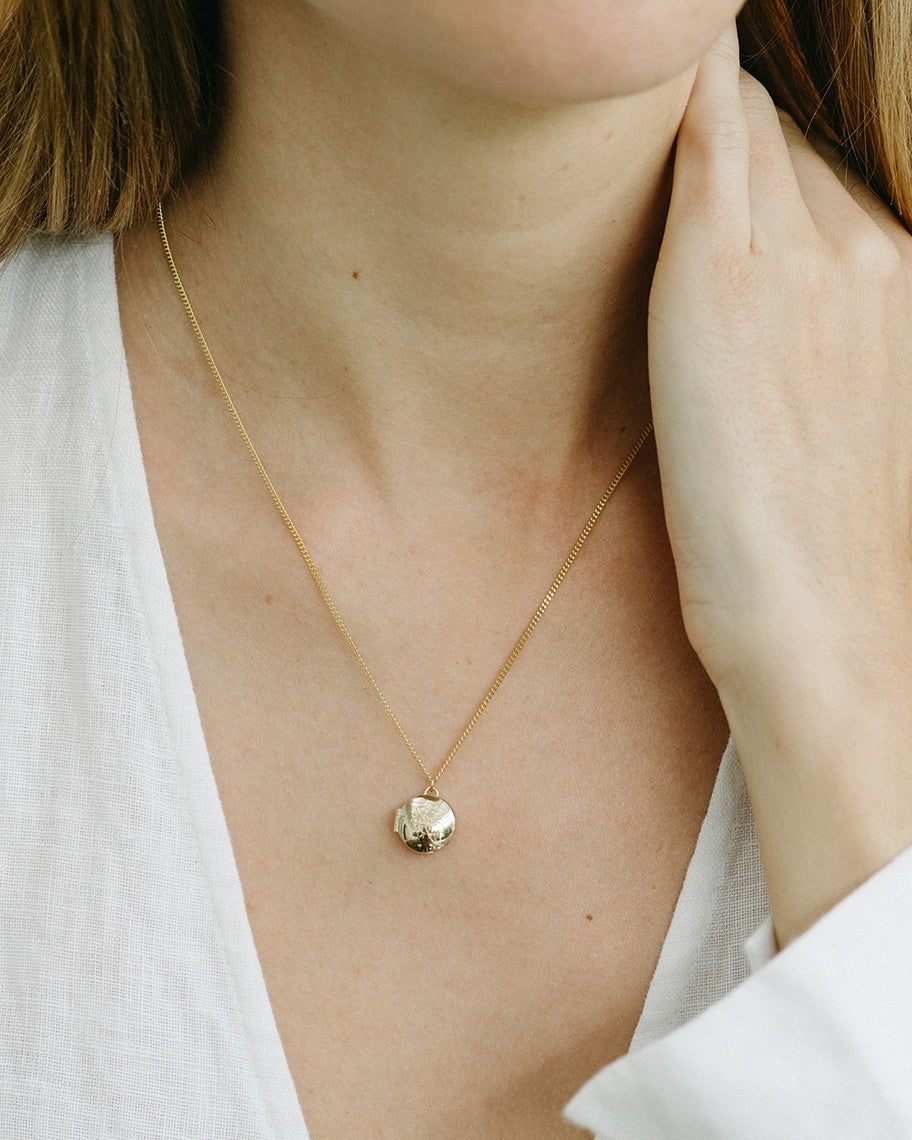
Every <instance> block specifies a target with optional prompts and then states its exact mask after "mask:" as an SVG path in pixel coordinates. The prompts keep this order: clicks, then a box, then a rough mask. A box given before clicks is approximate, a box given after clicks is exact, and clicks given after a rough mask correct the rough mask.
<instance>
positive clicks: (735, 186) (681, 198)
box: [669, 21, 751, 243]
mask: <svg viewBox="0 0 912 1140" xmlns="http://www.w3.org/2000/svg"><path fill="white" fill-rule="evenodd" d="M740 70H741V65H740V60H739V55H738V33H737V30H736V28H735V24H734V21H733V22H732V23H731V25H730V26H729V27H728V28H726V30H725V32H724V33H723V34H722V35H721V36H720V37H719V39H718V40H717V41H716V42H715V43H714V44H713V46H712V47H711V48H710V49H709V51H708V52H707V53H706V55H705V56H704V57H703V59H702V60H701V61H700V66H699V67H698V69H697V74H696V78H695V79H694V84H693V88H692V89H691V93H690V98H689V99H688V102H687V108H686V110H685V112H684V118H683V120H682V121H681V127H680V129H679V131H678V140H677V150H676V154H675V167H674V182H673V187H672V197H671V205H670V208H669V217H670V219H671V220H674V218H675V217H676V216H681V215H683V216H685V217H688V218H692V217H693V216H695V215H696V216H706V218H707V220H711V222H712V226H713V229H714V232H715V233H716V234H722V233H724V234H725V235H726V236H729V237H734V238H736V240H738V241H740V242H744V243H747V242H749V241H750V233H751V219H750V197H749V187H750V179H749V165H750V134H749V131H748V124H747V116H746V115H745V111H744V105H743V103H742V99H741V91H740V80H739V76H740Z"/></svg>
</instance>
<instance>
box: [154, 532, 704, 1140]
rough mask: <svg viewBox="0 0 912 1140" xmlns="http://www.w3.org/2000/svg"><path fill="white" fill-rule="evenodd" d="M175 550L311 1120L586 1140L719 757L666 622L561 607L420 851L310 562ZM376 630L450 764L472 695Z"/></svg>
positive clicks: (453, 770) (208, 718)
mask: <svg viewBox="0 0 912 1140" xmlns="http://www.w3.org/2000/svg"><path fill="white" fill-rule="evenodd" d="M164 542H165V548H166V555H167V552H168V544H167V538H166V537H165V538H164ZM166 560H167V561H169V563H170V565H169V570H170V574H171V579H172V589H173V592H174V597H175V603H176V607H177V611H178V615H179V617H180V620H181V626H182V632H183V636H184V642H185V647H186V651H187V656H188V662H189V665H190V671H191V675H192V677H193V679H194V685H195V689H196V694H197V700H198V703H199V708H200V714H201V719H202V723H203V727H204V731H205V735H206V739H207V744H208V747H209V751H210V756H211V761H212V766H213V770H214V773H215V777H216V783H217V785H218V789H219V794H220V798H221V801H222V807H223V810H224V812H225V816H226V819H227V823H228V829H229V832H230V835H231V839H232V843H233V846H234V851H235V856H236V859H237V863H238V868H239V872H240V877H241V882H242V885H243V889H244V895H245V900H246V903H247V909H248V916H249V920H250V924H251V928H252V931H253V935H254V941H255V943H256V947H257V950H258V953H259V957H260V961H261V964H262V968H263V972H264V976H265V979H266V983H267V987H268V990H269V994H270V998H271V1001H272V1005H273V1009H274V1013H275V1017H276V1021H277V1025H278V1029H279V1033H280V1036H281V1038H282V1041H283V1045H284V1048H285V1052H286V1056H287V1059H288V1063H289V1066H290V1069H291V1073H292V1076H293V1078H294V1081H295V1084H296V1087H297V1090H298V1094H299V1097H300V1100H301V1103H302V1107H303V1111H304V1115H305V1119H306V1120H307V1122H308V1125H309V1127H310V1128H311V1130H312V1134H313V1135H314V1137H315V1138H317V1140H319V1138H320V1137H324V1136H325V1137H331V1136H341V1135H359V1136H362V1135H363V1136H386V1135H392V1134H396V1133H399V1132H402V1131H405V1130H408V1129H411V1128H415V1127H419V1128H422V1129H424V1128H427V1127H428V1126H429V1122H430V1121H443V1122H444V1124H443V1125H442V1127H443V1131H444V1133H446V1132H447V1130H448V1129H450V1128H454V1129H456V1128H458V1130H459V1131H460V1132H461V1133H463V1134H466V1135H477V1136H479V1137H482V1136H499V1137H500V1136H510V1135H517V1136H520V1135H521V1136H524V1137H531V1136H536V1135H539V1136H543V1137H544V1136H548V1137H553V1136H556V1135H559V1134H561V1129H562V1128H566V1129H567V1131H568V1133H569V1132H570V1129H569V1126H565V1125H562V1123H561V1121H560V1110H561V1107H562V1106H563V1104H564V1103H566V1101H567V1100H568V1099H569V1097H570V1096H571V1095H572V1094H573V1093H574V1092H575V1091H576V1089H577V1088H578V1087H579V1085H580V1084H581V1083H582V1082H583V1081H584V1080H585V1079H586V1078H587V1077H588V1076H589V1075H591V1074H592V1073H593V1072H595V1071H596V1070H597V1069H598V1068H599V1067H601V1066H602V1065H604V1064H605V1063H607V1062H608V1061H609V1060H611V1059H612V1058H613V1057H615V1056H617V1055H619V1054H620V1053H622V1052H624V1051H625V1050H626V1048H627V1046H628V1044H629V1041H630V1038H631V1036H632V1034H633V1031H634V1029H635V1027H636V1023H637V1019H638V1016H639V1011H640V1009H641V1007H642V1002H643V1000H644V997H645V994H646V991H647V989H648V985H649V981H650V978H651V975H652V972H653V969H654V967H655V963H656V961H657V958H658V954H659V951H660V949H661V945H662V941H663V939H664V935H665V932H666V930H667V927H668V923H669V921H670V918H671V914H672V911H673V908H674V904H675V901H676V898H677V895H678V892H679V890H680V886H681V883H682V881H683V877H684V873H685V871H686V867H687V863H688V861H689V859H690V856H691V853H692V851H693V847H694V844H695V841H696V837H697V833H698V830H699V826H700V822H701V820H702V818H703V815H704V813H705V809H706V805H707V802H708V799H709V795H710V791H711V787H712V782H713V778H714V773H715V768H716V765H717V763H718V759H719V757H720V756H721V753H722V749H723V747H724V742H725V737H726V730H725V726H724V723H723V721H722V718H721V715H720V713H719V711H718V708H717V706H716V703H715V701H714V697H713V694H712V691H711V690H710V689H709V687H708V686H707V684H706V681H705V678H704V677H703V676H702V673H701V672H700V671H699V669H698V668H696V667H695V665H694V662H693V660H692V657H691V655H690V654H689V650H688V649H687V646H686V642H684V641H683V635H681V634H680V631H679V630H678V629H677V628H676V625H675V621H674V619H673V617H669V618H668V619H667V621H666V623H665V625H664V627H663V628H661V629H659V630H657V629H656V628H655V621H656V619H655V610H653V611H652V613H653V616H652V618H651V619H650V622H651V626H650V628H649V629H644V628H643V626H642V624H641V622H640V619H639V617H638V616H637V608H638V607H637V606H636V605H633V606H631V605H629V604H625V605H619V606H618V607H617V609H616V611H615V612H613V613H610V614H599V613H597V612H596V611H594V610H593V609H592V607H591V606H590V605H589V604H588V603H587V602H586V600H585V597H584V592H581V594H580V595H579V596H578V597H577V598H576V601H577V602H579V603H581V604H580V605H578V606H576V607H574V606H572V605H568V606H566V607H565V608H564V609H563V610H562V611H558V612H556V613H555V614H554V615H549V618H550V617H554V618H555V620H554V622H553V623H552V625H551V628H550V632H549V628H548V626H547V625H544V624H543V627H542V629H541V630H540V631H537V632H536V635H535V637H536V639H538V640H537V644H535V646H534V649H535V652H534V653H533V651H532V647H530V649H529V651H528V654H527V655H526V656H525V657H524V658H523V657H521V658H520V659H518V661H517V664H516V666H515V667H514V670H513V671H512V672H511V676H510V677H509V678H508V681H507V682H505V683H504V685H503V687H502V689H501V691H500V692H498V694H497V697H496V698H495V701H493V702H492V705H491V707H490V708H489V709H488V710H487V711H486V712H485V713H484V714H483V716H482V717H481V718H480V720H479V721H478V724H477V726H476V727H475V729H474V730H473V731H472V732H471V733H470V735H469V737H468V738H467V739H466V742H465V743H464V745H463V746H462V747H461V748H460V750H459V751H458V752H457V753H456V755H455V756H454V758H453V760H452V762H451V764H450V766H449V767H448V769H447V771H446V773H445V774H444V776H443V777H442V778H441V781H440V792H441V794H442V795H443V796H444V797H445V798H446V799H447V800H448V801H449V802H450V803H451V804H452V806H453V808H454V811H455V814H456V820H457V823H456V832H455V834H454V838H453V840H452V842H451V844H450V845H449V846H448V847H447V848H445V849H444V850H442V851H439V852H435V853H431V854H418V853H415V852H412V851H410V850H408V849H407V848H406V847H405V846H403V845H402V844H401V842H400V841H399V839H398V837H397V836H396V835H395V834H394V833H393V826H392V825H393V815H394V811H395V808H396V807H397V806H398V805H399V804H400V803H401V802H402V801H403V800H405V799H407V798H408V797H410V796H412V795H416V794H419V793H420V792H421V791H422V790H423V788H424V785H425V784H426V782H427V781H426V779H425V777H424V776H423V775H422V773H421V772H420V770H419V769H418V766H417V765H416V763H415V761H414V760H413V758H412V757H411V756H410V755H409V752H408V749H407V748H406V747H405V745H404V743H403V741H402V740H401V739H400V737H399V735H398V734H397V732H396V730H395V728H394V727H393V725H392V723H391V721H390V719H389V717H388V715H387V714H386V713H385V712H384V710H383V708H382V707H381V704H380V702H379V701H378V700H377V699H376V695H375V694H374V693H372V692H371V690H370V687H369V685H368V684H367V682H366V681H365V678H364V676H363V674H362V673H361V671H360V670H359V668H358V666H357V663H356V662H355V661H354V659H353V657H352V654H351V653H350V650H349V649H348V647H346V645H345V643H344V641H343V640H342V638H341V636H340V635H339V633H338V630H337V629H335V628H334V626H333V624H332V621H331V620H330V619H329V618H328V615H327V614H326V613H325V612H324V609H323V607H322V603H320V602H319V599H317V598H315V597H314V596H313V595H312V594H310V593H309V590H310V583H309V582H308V581H307V579H306V577H302V576H301V574H300V571H301V570H302V569H303V568H299V567H296V566H295V567H293V569H294V570H295V571H297V572H298V573H297V575H291V576H290V577H285V576H284V575H283V574H281V573H277V574H276V575H275V576H274V577H273V578H271V579H269V580H270V581H271V582H272V586H271V589H272V592H264V591H263V589H262V588H260V587H261V586H262V584H263V581H264V579H263V577H262V575H263V574H264V573H265V571H264V569H263V566H262V564H260V566H259V569H258V570H257V571H256V573H254V574H247V573H246V572H240V573H238V572H237V568H236V567H231V566H228V565H225V566H223V569H222V570H220V569H219V563H218V561H216V562H214V563H208V564H206V565H204V564H203V562H202V561H201V559H200V558H199V557H198V556H197V555H189V553H188V552H186V551H183V552H182V551H181V550H180V544H179V543H177V544H175V545H174V547H173V549H172V550H171V557H170V559H168V558H166ZM267 577H268V576H267ZM661 577H662V575H661V574H659V575H658V577H657V579H656V581H653V582H651V583H649V582H646V583H644V584H643V588H644V590H647V591H650V590H652V591H654V590H655V589H656V588H658V585H659V579H661ZM569 596H570V595H568V597H569ZM591 601H592V599H589V602H591ZM403 620H404V619H403ZM393 622H394V624H395V615H394V618H393ZM660 624H661V623H660ZM368 640H370V634H368ZM407 640H408V639H405V641H406V642H407ZM382 641H383V639H382V637H380V638H379V639H378V640H377V648H378V650H379V655H380V657H381V659H383V660H385V661H386V662H390V661H394V660H395V659H396V658H397V654H401V655H403V656H402V676H400V677H397V676H396V675H395V670H387V673H388V674H389V681H386V679H385V678H384V681H385V688H386V690H387V692H388V695H389V698H390V700H391V701H393V702H394V703H396V704H398V705H399V706H400V707H399V708H397V710H396V711H397V713H400V714H401V719H402V720H403V722H404V723H405V725H406V727H407V730H411V729H413V726H415V727H414V730H413V731H412V736H413V737H414V742H415V743H416V745H417V747H418V749H419V754H420V755H421V756H422V757H423V759H425V761H426V764H427V766H428V767H429V768H431V770H434V769H435V768H436V766H437V765H438V764H439V762H440V760H441V759H442V757H443V756H444V755H445V754H446V751H447V748H448V746H449V744H450V743H451V742H452V740H453V739H454V738H455V737H456V736H457V735H458V730H459V728H460V727H461V726H462V724H463V723H464V722H465V721H466V720H467V719H468V717H469V715H470V714H471V712H472V711H473V709H472V706H471V701H469V703H468V704H467V703H466V700H465V696H466V693H467V692H468V691H469V690H470V689H471V686H463V684H462V680H461V677H462V674H463V672H464V671H463V670H462V669H460V668H458V667H455V666H454V667H449V666H447V667H445V668H444V667H440V668H438V667H437V665H436V664H435V662H439V660H441V659H442V658H444V657H446V648H445V647H442V646H440V645H438V646H437V653H436V654H435V653H433V652H428V650H427V648H426V647H425V648H424V649H418V650H417V656H418V657H419V659H421V660H424V659H423V658H422V654H425V653H426V654H427V660H426V661H424V667H423V668H422V669H421V673H422V676H421V677H420V678H417V679H415V678H414V668H413V667H411V672H412V678H413V679H412V680H411V681H403V679H402V677H406V678H407V677H408V676H409V671H410V663H409V662H408V660H407V659H406V658H405V656H404V652H403V650H402V644H401V643H400V644H398V645H397V646H395V650H393V649H391V648H390V646H389V645H384V644H382ZM479 676H480V674H479ZM460 688H462V689H463V691H462V692H459V691H458V690H460ZM477 688H479V693H478V695H479V696H480V695H481V693H482V692H483V691H484V686H483V684H482V685H480V686H477ZM451 690H452V697H453V699H452V700H447V699H446V698H447V697H448V696H449V695H451ZM395 697H398V701H396V700H395V699H394V698H395ZM454 704H455V705H457V706H460V707H455V708H454V707H452V706H453V705H454ZM402 710H404V711H402ZM448 1121H450V1122H453V1123H446V1122H448Z"/></svg>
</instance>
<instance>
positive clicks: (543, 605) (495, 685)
mask: <svg viewBox="0 0 912 1140" xmlns="http://www.w3.org/2000/svg"><path fill="white" fill-rule="evenodd" d="M157 215H158V229H159V233H160V234H161V240H162V246H163V247H164V251H165V257H166V258H167V260H168V268H169V269H170V271H171V277H172V279H173V281H174V285H175V288H176V289H177V293H178V296H179V297H180V299H181V303H182V304H183V306H184V310H185V311H186V313H187V316H188V318H189V320H190V325H191V327H192V328H193V331H194V333H195V334H196V339H197V341H198V342H199V345H200V348H201V349H202V350H203V355H204V356H205V358H206V363H207V364H208V366H209V371H210V372H211V373H212V375H213V377H214V378H215V381H216V383H217V384H218V387H219V391H220V392H221V394H222V398H223V399H224V401H225V403H226V404H227V406H228V411H229V412H230V413H231V418H232V420H234V425H235V427H236V428H237V430H238V431H239V432H240V435H241V439H243V441H244V445H245V447H246V448H247V451H248V452H249V453H250V458H251V459H252V460H253V462H254V464H255V465H256V469H257V471H258V472H259V474H260V478H261V479H262V480H263V483H264V484H265V485H266V490H267V491H268V492H269V497H270V498H271V499H272V502H273V505H274V506H275V509H276V511H278V513H279V517H280V518H281V519H282V522H283V523H284V524H285V527H286V529H287V530H288V533H289V534H290V535H291V537H292V538H293V539H294V543H295V546H296V547H297V548H298V552H299V554H300V555H301V557H302V558H303V559H304V564H305V565H306V566H307V569H308V570H309V571H310V576H311V578H313V580H314V584H315V585H316V587H317V589H318V590H319V592H320V597H321V598H322V599H323V601H324V602H325V603H326V606H327V608H328V609H329V612H330V613H331V614H332V617H333V621H335V623H336V625H337V626H338V628H339V632H340V633H341V634H342V636H343V637H344V638H345V641H346V643H347V644H348V647H349V649H350V650H351V651H352V653H353V654H354V657H355V660H356V661H357V662H358V664H359V665H360V667H361V671H362V673H363V674H364V676H365V677H366V678H367V680H368V681H369V683H370V686H371V688H372V689H373V690H374V692H375V693H376V695H377V698H378V700H379V701H380V704H381V705H383V708H384V709H385V710H386V715H387V716H388V717H389V718H390V720H391V721H392V722H393V724H394V725H395V727H396V731H397V732H398V733H399V735H400V737H401V738H402V741H403V743H404V744H405V746H406V748H408V750H409V752H411V754H412V758H413V759H414V761H415V763H416V764H417V765H418V767H419V768H420V769H421V771H422V773H423V774H424V776H425V778H426V779H427V781H428V788H427V790H428V791H431V792H436V788H437V782H438V781H439V779H440V777H441V776H442V775H443V773H444V772H445V771H446V770H447V768H448V767H449V764H450V761H451V760H452V759H453V757H454V756H455V755H456V753H457V752H458V751H459V749H460V748H461V747H462V745H463V744H464V743H465V740H466V737H467V736H468V735H469V733H470V732H471V731H472V729H473V728H474V727H475V725H476V724H477V723H478V721H479V719H480V718H481V715H482V713H483V712H484V711H485V709H486V708H487V707H488V705H489V704H490V703H491V700H492V699H493V697H494V694H495V693H496V692H497V690H498V689H499V688H500V686H501V685H502V684H503V682H504V679H505V678H506V676H507V674H508V673H509V672H510V670H511V669H512V668H513V665H514V663H515V661H516V658H517V657H518V656H519V655H520V653H521V652H522V650H523V649H524V647H525V645H526V642H527V641H528V640H529V638H530V637H531V636H532V633H533V631H534V629H535V627H536V626H537V625H538V623H539V622H540V621H541V619H542V617H543V616H544V613H545V610H546V609H547V608H548V606H549V605H550V604H551V602H552V600H553V599H554V595H555V594H556V593H557V591H558V589H559V588H560V585H561V583H562V582H563V580H564V578H566V576H567V572H568V571H569V569H570V567H571V566H572V565H573V563H574V562H575V561H576V559H577V558H578V556H579V553H580V551H581V550H582V549H583V546H584V545H585V542H586V539H587V538H588V537H589V535H590V534H591V533H592V530H593V528H594V527H595V524H596V523H597V522H598V519H599V515H601V513H602V511H603V510H604V509H605V507H606V506H607V505H608V501H609V500H610V498H611V496H612V495H613V494H614V492H615V491H616V490H617V487H618V484H619V483H620V481H621V480H622V479H623V478H624V476H625V475H626V474H627V471H628V469H629V467H630V465H631V464H632V463H633V461H634V459H635V458H636V456H637V453H638V452H639V450H640V448H641V447H642V446H643V444H644V443H645V442H646V440H647V439H648V438H649V435H650V432H651V431H652V421H651V420H650V421H649V422H647V424H646V426H645V427H644V428H643V430H642V432H641V433H640V435H639V438H638V439H637V441H636V443H635V444H634V445H633V447H632V448H631V449H630V453H629V454H628V456H627V458H626V459H625V460H624V462H623V463H622V464H621V466H620V467H619V468H618V470H617V473H616V474H615V476H614V478H613V479H612V480H611V482H610V483H609V484H608V486H607V488H606V489H605V493H604V494H603V495H602V497H601V498H600V499H599V501H598V503H597V504H596V507H595V510H594V511H593V512H592V514H591V515H590V516H589V518H588V520H587V521H586V525H585V526H584V527H583V529H582V531H581V533H580V536H579V538H578V539H577V540H576V542H574V544H573V546H572V548H571V550H570V553H569V554H568V555H567V557H566V558H565V559H564V562H563V565H562V566H561V568H560V570H558V572H557V574H556V575H555V576H554V581H553V582H552V583H551V585H550V586H549V587H548V590H547V592H546V593H545V596H544V597H543V598H542V600H541V601H540V602H539V604H538V609H536V611H535V613H534V614H533V615H532V617H531V618H530V619H529V623H528V624H527V626H526V628H525V629H524V630H523V631H522V633H521V634H520V635H519V637H518V639H517V641H516V644H515V645H514V646H513V648H512V649H511V650H510V653H509V655H508V657H507V659H506V661H504V663H503V665H501V667H500V670H499V671H498V673H497V676H496V677H495V678H494V680H493V682H492V683H491V686H490V688H489V689H488V691H487V692H486V693H485V695H484V696H483V697H482V698H481V701H480V702H479V704H478V706H477V708H476V709H475V711H474V712H473V713H472V715H471V717H470V718H469V720H468V722H467V724H466V726H465V728H464V729H463V730H462V732H461V733H460V735H459V738H458V739H457V740H456V743H455V744H454V745H453V746H452V748H451V749H450V750H449V752H448V753H447V755H446V757H445V759H444V761H443V763H442V764H441V765H440V767H439V768H438V769H437V772H436V774H435V775H432V774H431V773H430V772H429V771H428V769H427V768H426V767H425V765H424V762H423V761H422V759H421V757H420V756H419V755H418V753H417V751H416V750H415V747H414V745H413V744H412V742H411V741H410V740H409V738H408V736H407V735H406V732H405V729H404V728H403V727H402V725H401V724H400V723H399V718H398V717H397V716H396V714H395V713H394V712H393V710H392V708H391V707H390V703H389V701H388V700H387V699H386V697H385V696H384V695H383V692H382V691H381V689H380V686H379V685H378V684H377V681H376V679H375V678H374V675H373V673H372V672H371V671H370V668H369V667H368V664H367V662H366V661H365V660H364V658H363V657H362V656H361V651H360V649H359V648H358V646H357V645H356V644H355V641H354V638H353V637H352V635H351V634H350V633H349V632H348V627H347V626H346V624H345V622H344V621H343V620H342V615H341V614H340V613H339V610H338V609H337V607H336V603H335V602H334V601H333V598H332V595H331V594H330V592H329V590H328V589H327V587H326V583H325V582H324V581H323V576H322V575H321V574H320V571H319V570H318V569H317V566H316V563H315V562H314V560H313V558H312V557H311V555H310V551H309V550H308V549H307V547H306V546H305V545H304V540H303V539H302V538H301V536H300V534H299V533H298V530H297V527H296V526H295V525H294V523H293V522H292V521H291V517H290V516H289V514H288V511H286V510H285V506H284V504H283V502H282V500H281V499H280V498H279V493H278V491H276V489H275V486H274V484H273V482H272V480H271V479H270V478H269V475H268V473H267V471H266V468H265V467H264V466H263V461H262V460H261V459H260V457H259V455H258V454H257V450H256V448H255V447H254V446H253V441H252V440H251V438H250V436H249V435H248V434H247V429H246V428H245V427H244V421H243V420H242V419H241V417H240V413H239V412H238V410H237V408H236V407H235V405H234V401H233V400H232V398H231V395H230V393H229V392H228V388H227V387H226V385H225V381H224V380H223V379H222V374H221V372H219V370H218V365H217V364H216V363H215V360H214V359H213V356H212V353H211V352H210V351H209V345H208V344H207V343H206V338H205V337H204V336H203V330H202V329H201V328H200V326H199V321H197V319H196V314H195V313H194V311H193V306H192V305H191V304H190V298H189V297H188V296H187V291H186V289H185V288H184V285H183V282H182V281H181V279H180V274H179V273H178V272H177V266H176V265H175V263H174V256H173V254H172V253H171V244H170V242H169V241H168V232H167V230H166V229H165V215H164V212H163V210H162V206H161V203H160V202H159V204H158V207H157Z"/></svg>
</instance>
